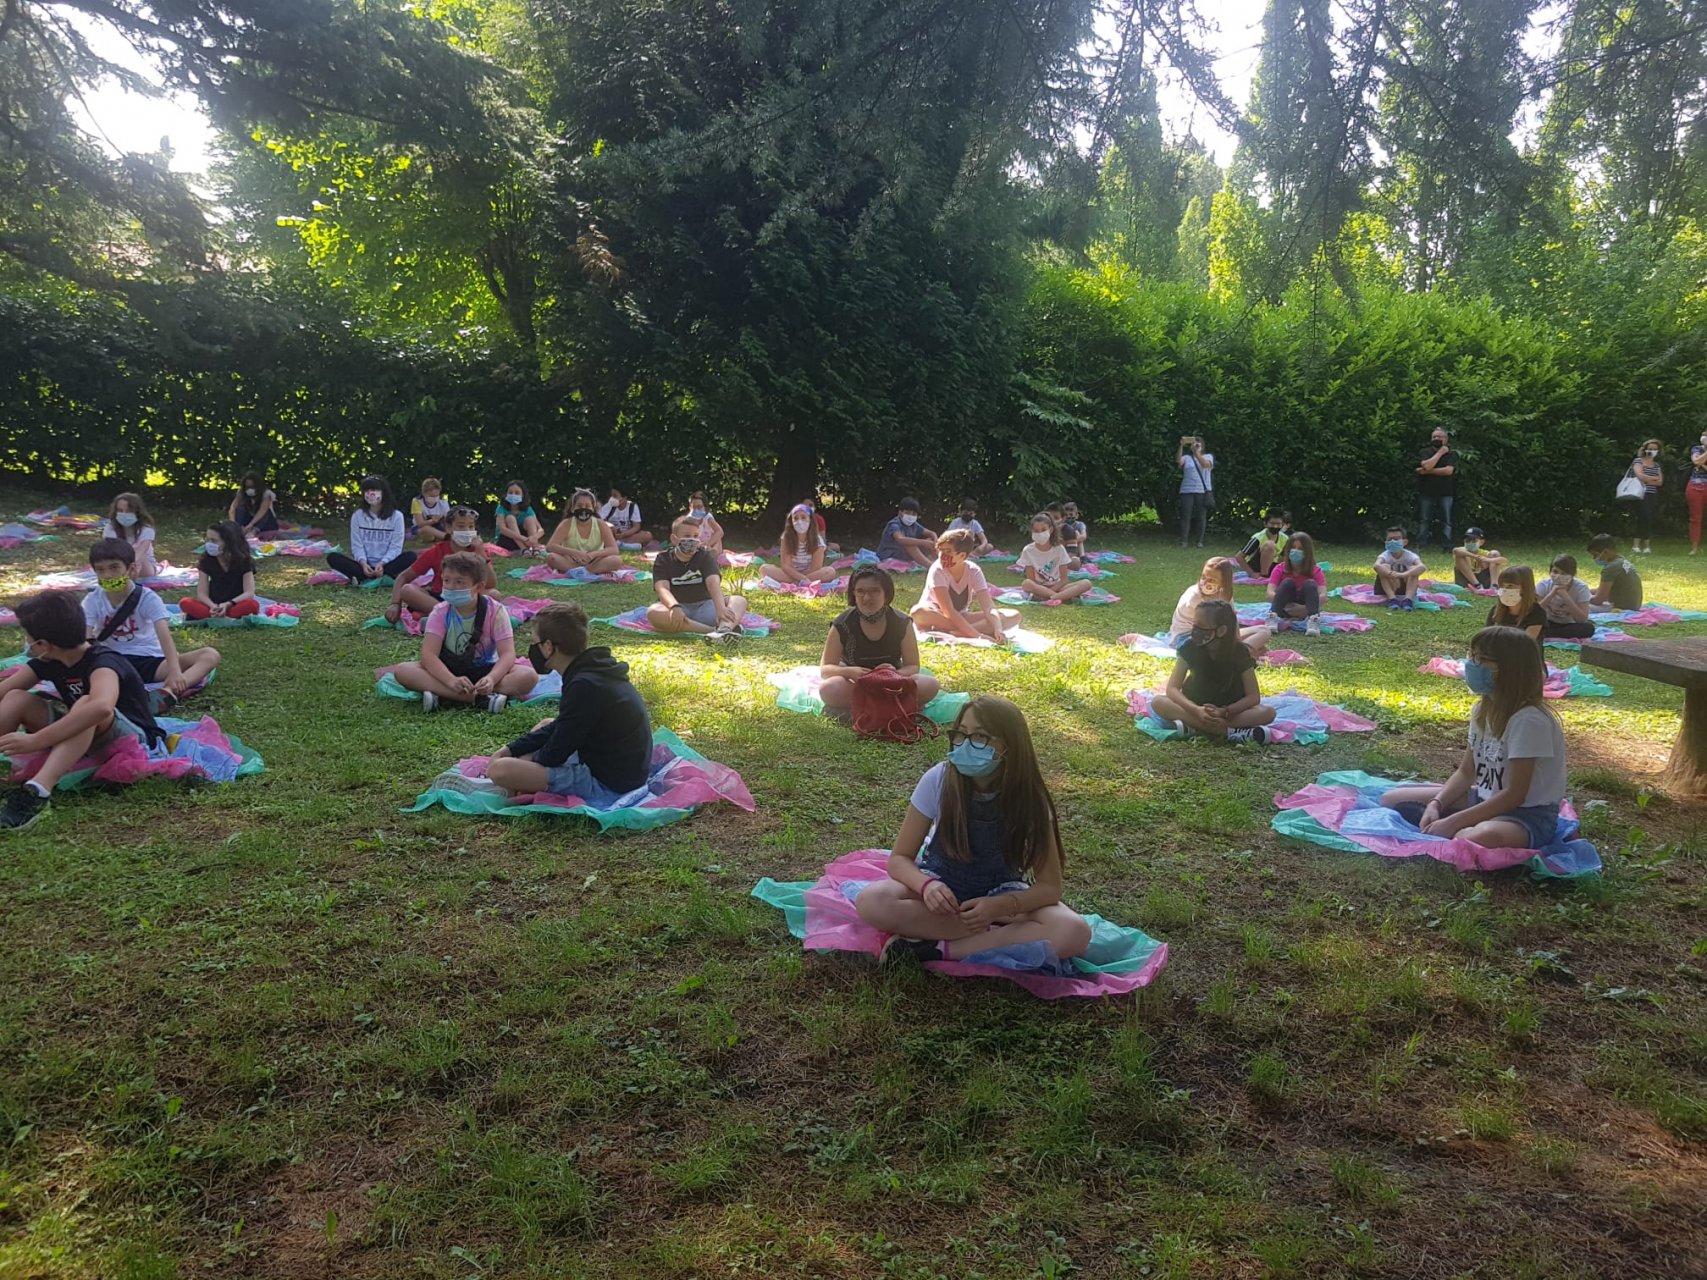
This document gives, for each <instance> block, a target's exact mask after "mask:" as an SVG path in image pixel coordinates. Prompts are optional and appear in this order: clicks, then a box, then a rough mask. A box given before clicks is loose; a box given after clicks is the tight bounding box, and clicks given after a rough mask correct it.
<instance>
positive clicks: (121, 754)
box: [0, 716, 266, 791]
mask: <svg viewBox="0 0 1707 1280" xmlns="http://www.w3.org/2000/svg"><path fill="white" fill-rule="evenodd" d="M156 723H158V724H159V726H160V727H161V729H163V730H164V731H165V733H166V737H165V739H164V740H163V741H161V742H159V743H157V744H156V745H155V746H153V747H145V746H144V745H143V744H142V743H141V742H139V741H137V740H136V739H135V738H131V737H123V738H116V739H114V740H113V741H112V742H109V743H107V744H106V745H105V746H103V747H100V748H98V749H96V750H95V751H92V752H90V753H89V754H88V755H87V756H85V757H84V758H83V759H81V760H79V761H78V762H77V763H76V764H75V765H74V766H73V767H72V768H71V770H70V772H68V773H67V774H66V775H65V776H64V777H62V778H61V779H60V780H59V784H58V786H57V787H56V788H55V789H56V790H59V791H74V790H76V789H78V788H80V787H88V786H97V785H107V786H128V785H129V784H131V783H133V782H137V781H139V780H141V779H143V778H190V779H200V780H201V781H204V782H233V781H235V780H236V779H238V778H246V777H248V776H249V775H250V774H255V773H260V772H261V771H262V770H263V769H264V768H265V767H266V766H265V765H264V764H263V762H262V760H261V757H260V756H258V755H257V754H256V753H255V752H254V751H252V750H250V749H249V748H248V747H246V746H244V745H243V743H242V742H241V741H240V740H239V739H237V738H234V737H229V736H227V735H226V734H225V732H224V731H223V730H221V729H220V727H219V723H218V721H216V720H214V719H213V717H211V716H203V717H202V718H201V719H200V720H175V719H172V718H170V717H165V716H161V717H157V718H156ZM5 759H6V757H5V756H0V760H5ZM46 759H47V753H46V752H45V751H38V752H33V753H31V754H29V755H22V756H19V757H18V758H17V759H15V760H11V761H9V763H10V765H11V768H12V781H13V782H28V781H29V780H30V779H31V778H33V777H35V775H36V771H37V770H38V769H40V768H41V766H42V762H43V761H45V760H46Z"/></svg>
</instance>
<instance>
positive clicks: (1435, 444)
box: [1417, 427, 1458, 555]
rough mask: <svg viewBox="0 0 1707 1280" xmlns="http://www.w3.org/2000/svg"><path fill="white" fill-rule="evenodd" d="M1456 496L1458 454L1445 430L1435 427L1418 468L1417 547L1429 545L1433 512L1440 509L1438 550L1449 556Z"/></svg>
mask: <svg viewBox="0 0 1707 1280" xmlns="http://www.w3.org/2000/svg"><path fill="white" fill-rule="evenodd" d="M1457 496H1458V455H1457V454H1456V453H1454V452H1453V450H1452V441H1451V439H1450V437H1448V435H1447V434H1446V428H1445V427H1436V428H1435V429H1434V430H1433V431H1432V432H1431V433H1430V434H1429V438H1428V447H1427V448H1426V449H1424V450H1423V451H1422V457H1421V461H1420V462H1419V464H1418V466H1417V546H1419V547H1426V546H1427V545H1428V535H1429V531H1430V529H1431V528H1432V527H1433V525H1434V511H1435V508H1436V507H1439V508H1440V549H1441V550H1442V551H1444V552H1446V553H1447V554H1448V555H1450V554H1451V553H1452V503H1453V500H1454V499H1456V498H1457Z"/></svg>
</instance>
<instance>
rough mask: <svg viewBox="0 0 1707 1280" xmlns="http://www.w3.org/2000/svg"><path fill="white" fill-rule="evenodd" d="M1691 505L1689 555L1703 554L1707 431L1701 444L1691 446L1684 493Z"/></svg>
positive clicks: (1702, 437)
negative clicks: (1702, 519)
mask: <svg viewBox="0 0 1707 1280" xmlns="http://www.w3.org/2000/svg"><path fill="white" fill-rule="evenodd" d="M1683 500H1684V501H1685V502H1687V503H1688V504H1689V554H1690V555H1692V556H1695V555H1700V554H1701V514H1702V512H1703V510H1707V431H1703V432H1702V433H1701V443H1700V444H1692V445H1690V446H1689V485H1688V487H1687V488H1685V489H1684V491H1683Z"/></svg>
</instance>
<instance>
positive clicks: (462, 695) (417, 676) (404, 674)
mask: <svg viewBox="0 0 1707 1280" xmlns="http://www.w3.org/2000/svg"><path fill="white" fill-rule="evenodd" d="M391 676H392V679H394V680H396V681H397V683H398V684H400V685H402V686H403V687H404V688H405V689H410V690H413V691H414V692H415V693H432V694H437V695H438V696H439V697H440V698H443V699H444V700H445V701H446V702H458V703H461V704H462V705H463V706H473V705H474V694H473V692H472V691H471V690H465V689H463V688H462V687H461V686H460V685H456V684H452V683H451V682H450V681H448V680H443V679H440V678H439V677H438V676H435V675H433V674H432V673H431V672H430V671H428V670H427V669H426V668H425V667H423V666H422V665H421V664H420V663H419V662H400V663H398V664H397V666H396V667H394V668H392V672H391Z"/></svg>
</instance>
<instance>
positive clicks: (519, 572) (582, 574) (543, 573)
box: [510, 564, 652, 587]
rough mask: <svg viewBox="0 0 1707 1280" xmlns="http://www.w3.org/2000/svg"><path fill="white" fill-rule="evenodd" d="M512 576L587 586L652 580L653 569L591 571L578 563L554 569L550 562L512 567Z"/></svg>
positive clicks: (552, 583)
mask: <svg viewBox="0 0 1707 1280" xmlns="http://www.w3.org/2000/svg"><path fill="white" fill-rule="evenodd" d="M510 577H512V578H520V579H521V580H522V581H523V582H543V583H545V584H546V585H548V586H553V587H585V586H592V585H596V584H598V583H618V584H626V583H631V582H650V581H652V574H651V571H650V570H647V569H613V570H612V571H611V572H609V573H589V572H588V571H587V570H585V569H583V568H581V567H580V566H578V565H577V566H576V567H575V568H573V569H554V568H552V567H551V566H550V565H548V564H536V565H530V566H529V567H528V568H526V569H511V570H510Z"/></svg>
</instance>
